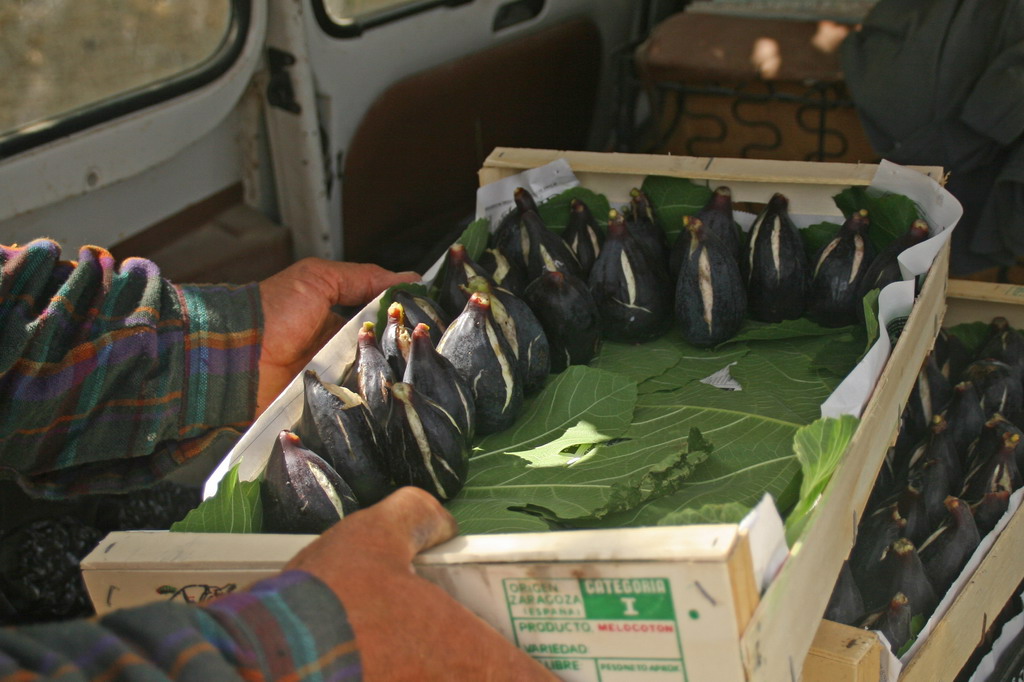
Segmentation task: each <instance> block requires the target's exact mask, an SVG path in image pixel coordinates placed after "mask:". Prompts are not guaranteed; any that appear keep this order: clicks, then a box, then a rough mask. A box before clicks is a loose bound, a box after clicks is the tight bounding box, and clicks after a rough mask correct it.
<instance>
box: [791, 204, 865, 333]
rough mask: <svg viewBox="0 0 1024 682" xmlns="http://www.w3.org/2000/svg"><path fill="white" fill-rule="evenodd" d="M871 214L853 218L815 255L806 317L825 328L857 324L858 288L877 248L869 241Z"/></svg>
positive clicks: (857, 213) (862, 211)
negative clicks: (869, 217)
mask: <svg viewBox="0 0 1024 682" xmlns="http://www.w3.org/2000/svg"><path fill="white" fill-rule="evenodd" d="M869 226H870V221H869V220H868V212H867V211H865V210H860V211H857V212H856V213H854V214H853V215H851V216H850V217H849V218H847V219H846V221H845V222H844V223H843V225H842V227H841V228H840V229H839V233H838V234H837V235H836V236H835V237H834V238H833V239H832V240H831V241H830V242H829V243H828V244H825V245H824V246H823V247H821V248H820V249H819V250H818V253H817V254H815V256H814V259H813V260H812V262H811V284H810V288H809V290H808V292H807V317H808V318H810V319H811V320H813V321H814V322H817V323H818V324H820V325H822V326H825V327H843V326H846V325H850V324H856V323H857V321H858V319H859V318H858V316H857V310H858V308H860V307H861V299H860V298H859V297H858V296H857V293H858V287H859V285H860V282H861V280H862V279H863V278H864V274H865V273H866V272H867V269H868V267H869V266H870V265H871V261H872V260H874V258H875V249H874V247H873V246H872V245H871V242H870V241H868V227H869Z"/></svg>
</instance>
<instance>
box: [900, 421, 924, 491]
mask: <svg viewBox="0 0 1024 682" xmlns="http://www.w3.org/2000/svg"><path fill="white" fill-rule="evenodd" d="M927 436H928V432H927V431H925V430H924V429H923V428H921V427H920V426H918V427H917V428H915V426H914V425H913V424H912V420H911V417H910V406H909V405H906V406H904V408H903V411H902V412H900V419H899V430H898V431H897V433H896V442H895V443H893V456H892V459H893V471H894V472H895V474H896V477H895V480H896V483H897V484H900V485H902V484H903V483H905V482H906V480H907V469H909V468H910V457H911V455H913V453H914V450H916V449H917V446H918V445H920V443H921V441H922V440H923V439H925V438H926V437H927Z"/></svg>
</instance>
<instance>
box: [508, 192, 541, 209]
mask: <svg viewBox="0 0 1024 682" xmlns="http://www.w3.org/2000/svg"><path fill="white" fill-rule="evenodd" d="M512 200H513V201H515V203H516V210H517V211H518V212H519V215H522V214H524V213H526V212H527V211H536V210H537V200H536V199H534V198H533V195H532V194H530V190H528V189H526V188H525V187H516V188H515V190H513V192H512Z"/></svg>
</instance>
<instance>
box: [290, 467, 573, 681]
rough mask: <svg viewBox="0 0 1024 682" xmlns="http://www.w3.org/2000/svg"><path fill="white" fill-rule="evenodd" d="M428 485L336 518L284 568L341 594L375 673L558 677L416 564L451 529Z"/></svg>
mask: <svg viewBox="0 0 1024 682" xmlns="http://www.w3.org/2000/svg"><path fill="white" fill-rule="evenodd" d="M456 532H457V528H456V525H455V519H454V518H453V517H452V516H451V514H449V513H448V511H447V510H445V509H444V507H442V506H441V505H440V503H438V502H437V500H435V499H434V498H433V497H432V496H431V495H430V494H429V493H427V492H426V491H424V490H421V489H419V488H412V487H406V488H400V489H399V490H397V491H395V492H394V493H392V494H391V495H389V496H388V497H386V498H384V499H383V500H381V501H380V502H378V503H377V504H375V505H373V506H372V507H368V508H366V509H363V510H360V511H358V512H356V513H354V514H352V515H350V516H347V517H346V518H344V519H342V520H341V521H340V522H338V523H337V524H336V525H335V526H334V527H332V528H330V529H329V530H327V531H326V532H325V533H324V534H323V535H322V536H321V537H320V538H319V539H317V540H316V541H314V542H313V543H312V544H311V545H309V546H307V547H306V548H305V549H303V550H302V551H301V552H299V554H298V555H296V556H295V558H294V559H292V560H291V561H290V562H289V563H288V565H287V566H286V567H285V569H286V570H288V569H300V570H303V571H306V572H308V573H312V574H313V575H315V576H316V577H318V578H320V579H321V580H322V581H323V582H325V583H326V584H327V585H328V586H329V587H330V588H331V589H332V590H333V591H334V592H335V594H337V595H338V597H339V598H340V599H341V602H342V603H343V604H344V605H345V610H346V611H347V612H348V619H349V623H351V625H352V628H353V630H354V631H355V634H356V641H357V643H358V645H359V655H360V657H361V658H362V663H363V675H364V678H365V679H366V680H368V681H372V680H417V681H429V680H517V681H518V680H554V679H556V678H555V677H554V676H553V675H552V674H551V673H550V672H549V671H548V670H547V669H546V668H545V667H544V666H543V665H541V664H540V663H539V662H537V661H536V660H534V659H533V658H531V657H530V656H529V655H527V654H526V653H524V652H523V651H521V650H519V649H518V648H516V647H515V645H513V644H512V643H511V642H509V641H508V640H507V639H505V638H504V637H502V636H501V635H500V634H499V633H498V631H497V630H494V629H493V628H492V627H491V626H490V625H488V624H487V623H485V622H484V621H482V620H481V619H480V618H479V617H477V616H476V615H474V614H473V613H472V612H470V611H469V610H468V609H466V608H465V607H464V606H462V605H461V604H459V603H458V602H457V601H455V600H454V599H453V598H452V597H451V596H449V595H448V594H447V593H446V592H444V591H443V590H442V589H441V588H439V587H438V586H436V585H434V584H433V583H430V582H428V581H427V580H425V579H424V578H421V577H419V576H418V575H416V574H415V573H414V572H413V569H412V559H413V557H414V556H416V554H418V553H419V552H420V551H422V550H424V549H427V548H428V547H432V546H434V545H436V544H439V543H441V542H444V541H445V540H447V539H449V538H451V537H452V536H454V535H455V534H456Z"/></svg>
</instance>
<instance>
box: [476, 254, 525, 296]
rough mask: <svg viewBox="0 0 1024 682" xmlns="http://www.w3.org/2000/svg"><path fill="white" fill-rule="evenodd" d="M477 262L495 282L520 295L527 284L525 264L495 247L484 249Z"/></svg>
mask: <svg viewBox="0 0 1024 682" xmlns="http://www.w3.org/2000/svg"><path fill="white" fill-rule="evenodd" d="M477 262H478V264H479V265H480V267H481V268H483V269H484V271H486V272H487V273H488V274H489V275H490V276H491V279H492V280H493V281H494V283H495V284H497V285H498V286H499V287H501V288H502V289H508V290H509V291H511V292H512V293H513V294H515V295H516V296H519V297H522V295H523V292H524V291H525V290H526V285H527V284H529V282H528V281H527V279H526V266H525V265H519V264H517V263H514V262H513V261H512V260H511V259H509V258H508V256H506V255H505V253H504V252H503V251H502V250H501V249H499V248H497V247H494V248H490V249H484V252H483V253H482V254H480V258H479V260H478V261H477Z"/></svg>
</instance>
